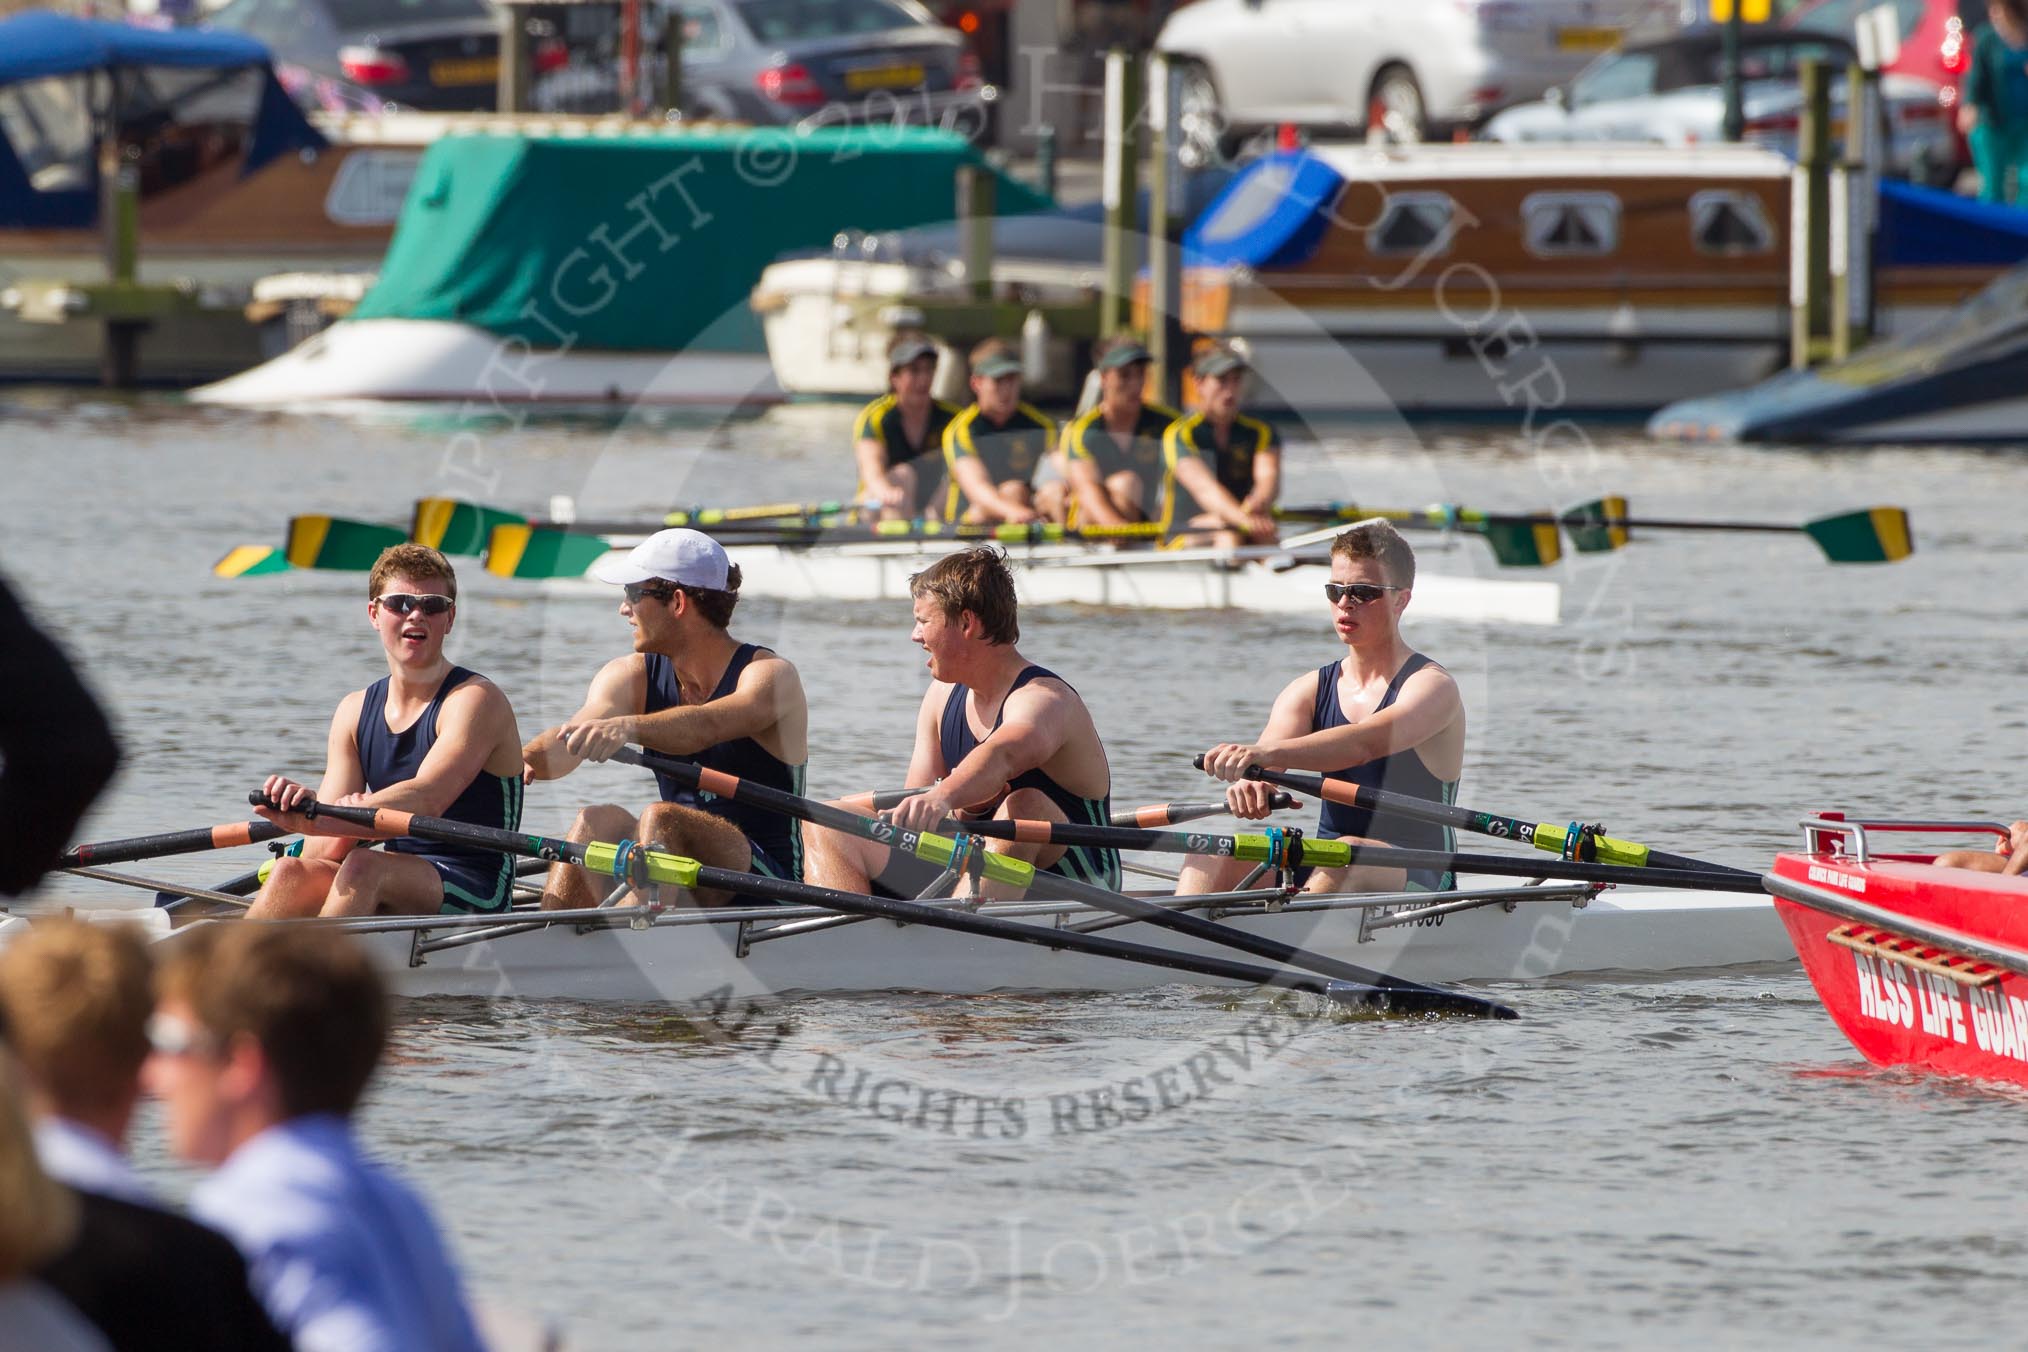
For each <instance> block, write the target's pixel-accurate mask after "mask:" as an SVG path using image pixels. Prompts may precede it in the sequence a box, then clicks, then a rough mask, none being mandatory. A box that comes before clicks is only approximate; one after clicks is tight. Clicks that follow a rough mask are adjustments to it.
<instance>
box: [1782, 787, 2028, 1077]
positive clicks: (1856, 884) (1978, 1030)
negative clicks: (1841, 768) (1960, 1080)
mask: <svg viewBox="0 0 2028 1352" xmlns="http://www.w3.org/2000/svg"><path fill="white" fill-rule="evenodd" d="M1802 826H1803V841H1804V851H1803V853H1801V854H1783V855H1778V856H1776V858H1775V862H1774V868H1773V870H1772V871H1771V872H1769V873H1768V874H1767V875H1766V876H1765V877H1764V878H1763V880H1762V881H1763V882H1764V883H1765V884H1766V886H1767V889H1768V891H1770V892H1772V893H1773V894H1774V897H1775V907H1776V909H1777V910H1778V911H1779V912H1780V914H1781V918H1782V922H1783V923H1784V924H1785V925H1787V926H1788V931H1789V938H1790V940H1791V941H1792V942H1793V943H1794V944H1795V946H1796V952H1797V954H1798V955H1799V956H1800V957H1801V958H1802V960H1803V968H1804V970H1805V971H1807V972H1808V973H1809V974H1810V981H1811V982H1812V983H1813V984H1814V985H1815V986H1816V988H1817V996H1818V998H1819V999H1821V1000H1822V1001H1823V1002H1824V1008H1825V1009H1826V1010H1828V1011H1830V1015H1831V1018H1832V1019H1833V1020H1834V1021H1836V1023H1837V1025H1838V1027H1839V1028H1840V1029H1841V1030H1843V1032H1844V1034H1845V1036H1846V1037H1847V1038H1850V1039H1851V1041H1852V1045H1853V1046H1854V1047H1857V1048H1858V1049H1859V1051H1860V1052H1861V1053H1862V1054H1863V1055H1864V1056H1865V1057H1866V1059H1867V1060H1869V1061H1871V1062H1873V1063H1874V1064H1875V1065H1881V1066H1916V1067H1920V1068H1922V1069H1925V1070H1933V1071H1939V1072H1941V1073H1943V1074H1947V1075H1973V1076H1978V1077H1980V1078H1982V1079H1989V1080H2008V1081H2012V1082H2013V1083H2016V1084H2022V1085H2028V878H2009V877H2001V876H2000V875H1998V874H1993V873H1979V872H1975V871H1973V870H1970V869H1961V868H1939V867H1937V866H1936V865H1935V864H1934V863H1932V862H1931V861H1932V860H1933V859H1934V858H1935V857H1936V856H1935V854H1934V853H1930V854H1876V853H1874V852H1873V844H1874V839H1875V838H1877V837H1879V836H1881V835H1884V834H1887V833H1890V832H1891V833H1903V834H1909V833H1923V834H1928V835H1930V836H1932V837H1935V836H1954V837H1957V838H1958V839H1960V840H1962V839H1963V838H1964V837H1966V836H1972V835H1981V834H1997V835H1998V836H1999V837H2000V838H2001V839H2002V840H2003V841H2004V840H2005V839H2006V837H2007V828H2006V827H2005V826H2002V825H2000V824H1999V823H1997V822H1964V821H1949V822H1945V821H1862V820H1846V819H1845V818H1843V817H1841V816H1837V815H1829V816H1824V817H1812V818H1809V819H1807V820H1805V821H1804V822H1803V823H1802Z"/></svg>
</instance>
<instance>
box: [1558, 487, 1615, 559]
mask: <svg viewBox="0 0 2028 1352" xmlns="http://www.w3.org/2000/svg"><path fill="white" fill-rule="evenodd" d="M1626 518H1627V500H1626V499H1625V498H1622V497H1608V498H1599V499H1598V500H1596V501H1594V502H1587V503H1583V504H1581V505H1579V506H1576V507H1572V508H1571V509H1570V510H1569V511H1567V512H1565V513H1564V514H1563V516H1562V518H1561V520H1562V522H1563V529H1564V531H1565V533H1566V534H1568V535H1569V536H1570V545H1571V548H1573V549H1575V550H1576V551H1577V552H1578V553H1580V554H1605V553H1610V552H1611V551H1612V550H1615V549H1624V548H1625V547H1626V543H1627V540H1628V539H1629V538H1630V537H1629V534H1628V531H1627V526H1626Z"/></svg>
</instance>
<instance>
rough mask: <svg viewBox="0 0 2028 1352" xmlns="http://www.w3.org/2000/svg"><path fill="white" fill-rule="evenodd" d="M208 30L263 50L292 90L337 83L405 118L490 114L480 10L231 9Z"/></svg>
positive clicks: (442, 4)
mask: <svg viewBox="0 0 2028 1352" xmlns="http://www.w3.org/2000/svg"><path fill="white" fill-rule="evenodd" d="M209 22H210V24H211V25H212V26H214V27H218V28H229V29H233V30H235V31H237V32H241V33H245V34H247V35H249V36H250V37H255V38H259V39H260V40H261V41H262V42H265V43H266V44H267V45H268V49H269V50H270V51H272V52H273V53H274V57H275V62H276V64H277V65H278V66H281V67H283V68H284V71H285V74H287V75H292V76H293V77H294V80H295V82H298V83H299V82H300V81H301V79H302V77H303V76H304V75H307V76H309V77H313V78H317V79H322V80H326V81H340V82H343V83H344V84H345V85H347V86H350V87H352V88H355V89H358V90H362V91H364V92H365V93H366V94H368V95H370V96H371V97H372V98H374V99H377V100H379V101H380V102H382V103H395V104H400V105H402V106H404V107H408V108H427V109H442V110H446V111H468V110H473V109H484V108H491V107H493V106H494V102H495V97H496V90H497V88H498V81H499V74H500V31H499V20H498V19H497V18H495V16H494V11H493V9H492V7H491V6H489V5H488V4H487V3H486V0H232V3H230V4H228V5H226V6H225V7H224V8H223V9H220V10H219V11H218V12H217V13H215V14H213V15H212V16H211V18H210V20H209ZM539 59H540V58H539V57H538V60H539ZM291 68H293V69H292V70H291ZM298 97H299V98H300V97H301V94H300V93H299V95H298Z"/></svg>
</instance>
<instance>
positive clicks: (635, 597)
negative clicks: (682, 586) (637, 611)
mask: <svg viewBox="0 0 2028 1352" xmlns="http://www.w3.org/2000/svg"><path fill="white" fill-rule="evenodd" d="M620 593H621V595H623V596H625V597H626V598H627V604H628V605H630V606H638V605H639V604H641V598H642V597H644V596H646V597H651V598H653V599H654V600H657V601H666V600H668V599H669V598H670V597H672V596H674V595H675V594H676V589H675V588H674V587H671V586H668V585H666V584H664V585H663V586H659V587H651V586H649V585H648V584H647V583H645V582H629V583H628V584H627V585H626V586H624V587H622V588H620Z"/></svg>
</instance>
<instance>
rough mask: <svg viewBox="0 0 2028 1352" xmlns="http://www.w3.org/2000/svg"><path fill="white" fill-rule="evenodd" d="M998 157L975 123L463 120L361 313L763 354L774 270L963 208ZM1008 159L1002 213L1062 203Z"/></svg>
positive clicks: (557, 342) (421, 175)
mask: <svg viewBox="0 0 2028 1352" xmlns="http://www.w3.org/2000/svg"><path fill="white" fill-rule="evenodd" d="M983 164H984V160H983V158H982V157H981V155H980V154H979V152H978V151H977V150H976V149H974V148H973V147H972V146H971V145H970V144H969V143H968V142H967V141H965V140H964V138H962V137H960V136H957V135H954V134H952V133H949V132H943V131H934V130H923V129H916V128H896V127H876V128H870V129H858V128H828V129H823V130H818V131H810V132H791V131H786V130H782V129H776V128H739V129H728V130H695V131H689V130H683V131H676V130H672V131H669V132H658V133H656V134H654V135H651V136H645V137H639V138H626V139H619V138H613V137H599V136H546V137H512V136H491V135H472V136H448V137H445V138H443V139H442V140H440V141H437V142H436V143H435V144H433V145H431V146H430V147H429V149H428V150H427V151H426V152H425V153H424V155H423V159H422V164H421V165H420V167H419V168H418V169H417V171H416V177H415V184H414V186H413V187H412V188H411V189H410V190H409V194H408V200H407V201H406V202H405V203H404V204H403V206H402V212H401V220H400V222H399V223H398V224H397V226H396V228H395V233H394V239H393V241H392V243H391V244H390V245H389V246H388V251H387V257H386V259H385V260H384V261H383V263H382V265H381V272H380V280H379V282H378V283H377V284H376V285H375V286H374V287H373V289H372V290H371V291H369V292H368V293H367V295H366V296H365V298H364V299H363V300H362V301H361V302H360V304H359V307H358V309H356V310H355V311H354V312H353V314H354V317H355V318H358V319H439V320H452V321H456V322H459V323H465V324H472V325H476V326H478V327H480V328H483V329H488V330H490V331H492V332H493V333H496V334H499V335H501V336H502V337H511V338H518V339H521V340H523V341H525V342H527V343H528V344H529V345H530V346H532V347H536V348H545V349H553V348H562V347H569V348H578V349H593V350H604V351H652V352H669V351H677V350H681V349H685V348H697V349H704V350H712V351H736V352H758V351H762V350H764V348H765V345H764V343H763V342H762V339H761V330H760V324H759V321H758V320H757V318H756V317H755V316H754V314H753V312H752V310H751V309H750V308H749V307H748V305H747V297H748V295H749V293H750V292H751V291H752V290H753V287H754V285H755V283H757V282H758V281H759V280H760V274H761V269H762V268H764V267H766V266H767V265H768V264H769V263H772V262H773V261H774V260H775V259H776V258H777V257H779V256H780V255H782V254H784V253H788V252H793V251H797V250H806V249H819V248H828V247H829V246H830V244H831V242H832V239H833V238H834V237H835V236H836V235H837V234H838V233H839V232H840V231H843V230H861V231H882V230H904V229H907V228H909V227H911V226H917V225H927V224H931V223H935V222H941V221H948V220H951V219H952V218H953V217H954V216H955V215H956V203H957V197H956V180H955V173H956V170H957V169H958V168H959V167H960V166H962V165H983ZM994 172H995V173H996V176H997V179H998V182H997V184H996V187H995V209H996V213H997V214H999V215H1002V216H1014V215H1023V214H1026V213H1029V212H1033V211H1042V210H1046V209H1048V208H1049V207H1051V206H1052V205H1053V204H1052V203H1051V202H1050V200H1049V199H1048V198H1047V197H1045V196H1042V195H1041V194H1039V193H1037V192H1035V191H1034V190H1033V189H1031V188H1029V187H1027V186H1025V185H1023V184H1021V183H1019V182H1017V181H1016V180H1014V179H1011V178H1009V177H1007V176H1006V175H1005V174H999V173H997V171H994ZM700 339H702V341H699V340H700Z"/></svg>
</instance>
